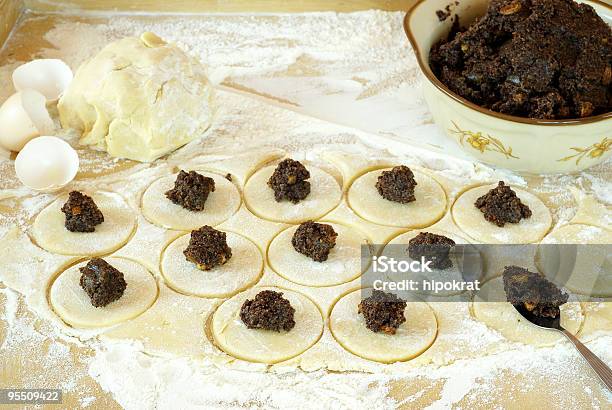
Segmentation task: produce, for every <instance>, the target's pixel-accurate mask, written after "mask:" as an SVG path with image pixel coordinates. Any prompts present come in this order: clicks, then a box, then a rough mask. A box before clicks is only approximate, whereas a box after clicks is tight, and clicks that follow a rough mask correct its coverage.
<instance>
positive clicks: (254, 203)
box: [244, 166, 342, 223]
mask: <svg viewBox="0 0 612 410" xmlns="http://www.w3.org/2000/svg"><path fill="white" fill-rule="evenodd" d="M307 168H308V171H310V179H309V181H310V184H311V191H310V194H309V195H308V196H307V197H306V199H304V200H302V201H300V202H298V203H297V204H294V203H292V202H290V201H282V202H276V200H275V199H274V191H273V190H272V188H270V187H269V186H268V180H269V179H270V177H271V176H272V174H273V173H274V170H275V169H276V166H268V167H265V168H262V169H260V170H259V171H257V172H256V173H255V174H254V175H253V176H252V177H251V178H249V180H248V181H247V183H246V186H245V187H244V201H245V202H246V204H247V206H248V207H249V209H250V210H251V211H252V212H253V213H254V214H255V215H257V216H259V217H260V218H263V219H267V220H270V221H275V222H285V223H302V222H305V221H308V220H314V219H318V218H320V217H322V216H323V215H325V214H327V213H328V212H329V211H331V210H332V209H334V208H335V207H336V205H338V203H339V202H340V198H341V197H342V190H341V189H340V185H338V182H336V180H335V179H334V177H332V176H331V175H330V174H328V173H327V172H325V171H323V170H321V169H319V168H317V167H313V166H308V167H307Z"/></svg>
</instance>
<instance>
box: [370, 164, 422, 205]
mask: <svg viewBox="0 0 612 410" xmlns="http://www.w3.org/2000/svg"><path fill="white" fill-rule="evenodd" d="M416 185H417V183H416V181H415V180H414V174H413V173H412V170H411V169H410V168H408V167H407V166H405V165H400V166H397V167H393V168H392V169H391V170H390V171H383V172H382V174H381V175H380V176H379V177H378V180H377V181H376V190H378V193H379V194H380V196H382V197H383V198H385V199H386V200H388V201H392V202H399V203H400V204H407V203H408V202H413V201H415V200H416V198H415V197H414V188H415V187H416Z"/></svg>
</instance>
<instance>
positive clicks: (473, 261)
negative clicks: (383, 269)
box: [381, 229, 484, 296]
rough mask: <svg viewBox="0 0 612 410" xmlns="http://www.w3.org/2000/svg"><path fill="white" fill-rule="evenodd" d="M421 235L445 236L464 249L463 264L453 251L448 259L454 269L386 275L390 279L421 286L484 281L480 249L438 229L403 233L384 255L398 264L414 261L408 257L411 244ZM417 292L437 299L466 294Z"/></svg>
mask: <svg viewBox="0 0 612 410" xmlns="http://www.w3.org/2000/svg"><path fill="white" fill-rule="evenodd" d="M421 232H429V233H433V234H436V235H443V236H446V237H447V238H450V239H452V240H453V241H455V244H456V245H460V246H461V247H462V249H461V254H460V255H459V256H461V257H462V258H461V261H462V263H463V265H461V264H460V260H459V259H458V258H457V255H455V254H453V252H452V251H451V254H450V255H449V258H450V260H451V262H452V263H453V266H452V267H449V268H447V269H442V270H440V269H432V272H412V271H410V272H391V273H388V274H387V276H388V278H389V279H391V280H392V281H395V282H400V281H402V280H414V281H417V282H419V283H422V282H423V281H435V282H441V283H448V282H453V281H455V282H467V281H474V280H480V279H481V278H482V274H483V263H484V262H483V260H482V257H481V255H480V253H479V251H478V249H477V248H476V247H475V246H473V245H470V242H469V241H468V240H467V239H465V238H462V237H460V236H458V235H454V234H451V233H449V232H445V231H441V230H437V229H425V230H419V231H410V232H406V233H404V234H401V235H399V236H397V237H396V238H394V239H393V240H392V241H391V242H389V243H388V244H387V245H386V246H385V248H384V250H383V251H382V254H381V256H387V257H393V258H395V260H398V261H399V260H405V261H411V260H412V259H411V258H410V257H409V256H408V244H409V242H410V240H411V239H413V238H414V237H416V236H417V235H418V234H419V233H421ZM460 266H463V267H464V268H465V269H464V271H463V272H462V270H460ZM415 293H419V294H423V295H434V296H452V295H458V294H460V293H463V291H458V290H445V289H443V290H440V291H439V292H433V291H427V290H418V291H415ZM400 296H401V295H400Z"/></svg>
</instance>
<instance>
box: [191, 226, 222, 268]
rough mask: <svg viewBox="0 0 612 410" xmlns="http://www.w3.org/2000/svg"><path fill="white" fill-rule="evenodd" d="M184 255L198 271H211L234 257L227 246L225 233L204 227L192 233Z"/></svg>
mask: <svg viewBox="0 0 612 410" xmlns="http://www.w3.org/2000/svg"><path fill="white" fill-rule="evenodd" d="M183 254H184V255H185V257H186V258H187V260H188V261H189V262H192V263H194V264H195V265H196V266H197V268H198V269H200V270H211V269H213V268H215V267H216V266H220V265H223V264H225V263H226V262H227V261H228V260H229V259H230V258H231V257H232V249H231V248H230V247H229V246H228V245H227V235H226V234H225V232H221V231H218V230H216V229H214V228H212V227H210V226H208V225H204V226H203V227H201V228H200V229H197V230H195V231H191V238H190V239H189V245H188V246H187V248H186V249H185V250H184V251H183Z"/></svg>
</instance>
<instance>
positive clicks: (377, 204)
mask: <svg viewBox="0 0 612 410" xmlns="http://www.w3.org/2000/svg"><path fill="white" fill-rule="evenodd" d="M389 170H391V168H386V169H378V170H376V171H370V172H368V173H367V174H364V175H362V176H361V177H359V178H358V179H357V180H355V182H354V183H353V185H351V187H350V188H349V191H348V202H349V204H350V206H351V208H352V209H353V210H354V211H355V212H356V213H357V215H359V216H360V217H362V218H363V219H365V220H368V221H370V222H374V223H376V224H379V225H387V226H397V227H402V228H422V227H425V226H429V225H432V224H433V223H435V222H436V221H438V220H439V219H440V218H441V217H442V215H444V211H445V209H446V194H445V193H444V190H443V189H442V186H440V184H439V183H438V182H437V181H436V180H435V179H433V178H432V177H430V176H429V175H426V174H424V173H422V172H420V171H418V170H414V169H413V170H412V172H413V173H414V179H415V180H416V182H417V186H416V187H415V189H414V195H415V197H416V201H414V202H409V203H406V204H401V203H398V202H392V201H388V200H386V199H384V198H383V197H382V196H380V194H379V193H378V190H377V189H376V182H377V181H378V177H379V176H380V175H381V174H382V172H383V171H389Z"/></svg>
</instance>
